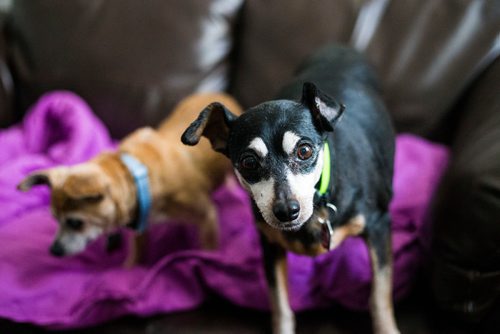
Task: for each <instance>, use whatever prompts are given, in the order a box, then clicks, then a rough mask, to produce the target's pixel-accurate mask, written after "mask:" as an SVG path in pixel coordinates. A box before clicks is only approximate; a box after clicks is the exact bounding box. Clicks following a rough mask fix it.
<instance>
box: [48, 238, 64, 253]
mask: <svg viewBox="0 0 500 334" xmlns="http://www.w3.org/2000/svg"><path fill="white" fill-rule="evenodd" d="M50 253H51V254H52V255H54V256H63V255H64V247H63V246H62V244H61V243H60V242H59V241H56V242H54V243H53V244H52V246H51V247H50Z"/></svg>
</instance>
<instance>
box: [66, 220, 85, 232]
mask: <svg viewBox="0 0 500 334" xmlns="http://www.w3.org/2000/svg"><path fill="white" fill-rule="evenodd" d="M66 225H67V226H68V227H69V228H71V229H73V230H79V229H81V228H82V226H83V221H81V220H80V219H74V218H68V219H66Z"/></svg>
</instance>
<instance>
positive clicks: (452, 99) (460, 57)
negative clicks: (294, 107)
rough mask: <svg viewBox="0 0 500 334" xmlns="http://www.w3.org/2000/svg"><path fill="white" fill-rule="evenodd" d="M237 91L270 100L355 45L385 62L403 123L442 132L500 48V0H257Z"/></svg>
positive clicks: (241, 52) (247, 15)
mask: <svg viewBox="0 0 500 334" xmlns="http://www.w3.org/2000/svg"><path fill="white" fill-rule="evenodd" d="M243 11H244V12H243V18H242V29H241V34H240V36H239V40H240V43H239V44H238V45H239V48H238V51H237V53H236V54H237V55H238V59H237V65H236V71H235V77H234V82H233V88H232V92H233V93H234V94H235V95H236V96H237V97H238V98H239V100H240V102H242V103H243V105H244V106H245V107H249V106H251V105H254V104H256V103H259V102H262V101H263V100H266V99H270V98H272V97H273V96H274V94H276V93H277V91H278V89H279V88H280V87H281V85H283V82H286V80H288V79H289V78H290V77H291V76H292V75H293V71H294V69H295V68H296V67H297V66H298V64H299V63H300V62H301V61H302V59H303V58H304V57H305V56H306V55H308V54H310V53H311V52H313V51H314V50H315V49H316V48H317V47H319V46H321V45H322V44H324V43H328V42H338V43H348V44H350V45H352V46H353V47H356V48H358V49H359V50H361V51H363V52H364V53H365V54H366V55H367V57H368V59H369V60H370V61H371V62H372V63H373V64H374V65H375V67H376V68H377V70H378V72H379V74H380V77H381V79H382V83H383V87H384V92H385V99H386V102H387V105H388V108H389V111H390V112H391V113H392V115H393V117H394V120H395V123H396V126H397V129H398V130H399V131H408V132H413V133H417V134H420V135H424V136H427V137H429V136H432V137H438V136H439V132H440V131H442V128H443V126H445V125H446V124H445V123H446V122H447V121H448V116H449V112H450V110H451V109H452V108H453V106H454V103H456V101H457V100H458V98H459V97H460V96H461V95H462V94H463V93H464V91H465V90H466V89H467V87H468V85H469V84H471V82H472V81H473V80H474V79H475V78H476V77H477V76H478V74H479V73H481V70H482V69H483V68H485V66H487V65H488V64H489V63H491V62H492V61H493V60H494V58H495V57H496V56H497V55H498V53H499V51H500V50H499V48H500V45H499V39H498V34H499V31H500V2H499V1H435V0H405V1H399V0H392V1H388V0H387V1H386V0H372V1H368V0H365V1H355V0H352V1H350V0H337V1H327V0H324V1H322V0H316V1H302V0H274V1H266V0H252V1H247V2H246V3H245V6H244V9H243Z"/></svg>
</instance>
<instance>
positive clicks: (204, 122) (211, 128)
mask: <svg viewBox="0 0 500 334" xmlns="http://www.w3.org/2000/svg"><path fill="white" fill-rule="evenodd" d="M237 118H238V116H236V115H234V114H233V113H231V112H230V111H229V110H227V108H226V107H225V106H224V105H223V104H222V103H219V102H214V103H211V104H209V105H208V106H207V107H206V108H205V109H203V111H202V112H201V113H200V115H199V116H198V118H197V119H196V120H195V121H194V122H193V123H191V125H190V126H189V127H188V128H187V129H186V131H184V133H183V134H182V137H181V141H182V143H184V144H185V145H190V146H193V145H196V144H198V142H199V141H200V138H201V136H205V137H206V138H208V140H210V143H211V144H212V147H213V149H214V150H215V151H217V152H220V153H223V154H225V155H227V140H228V137H229V129H230V128H231V125H232V123H233V122H234V121H235V120H236V119H237Z"/></svg>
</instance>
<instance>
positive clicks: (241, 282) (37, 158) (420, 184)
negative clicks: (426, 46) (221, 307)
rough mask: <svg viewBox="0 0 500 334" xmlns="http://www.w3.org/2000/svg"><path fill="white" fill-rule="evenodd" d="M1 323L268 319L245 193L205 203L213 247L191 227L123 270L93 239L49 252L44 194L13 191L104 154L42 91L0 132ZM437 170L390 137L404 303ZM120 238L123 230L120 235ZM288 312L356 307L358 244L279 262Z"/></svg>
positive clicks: (365, 269)
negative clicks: (215, 299) (247, 315)
mask: <svg viewBox="0 0 500 334" xmlns="http://www.w3.org/2000/svg"><path fill="white" fill-rule="evenodd" d="M0 147H2V151H1V152H0V168H2V171H3V172H2V173H1V175H0V206H1V207H0V245H1V246H0V317H5V318H10V319H12V320H15V321H22V322H31V323H35V324H38V325H43V326H46V327H49V328H57V329H63V328H77V327H83V326H89V325H94V324H98V323H102V322H104V321H107V320H110V319H113V318H116V317H119V316H122V315H126V314H136V315H139V316H147V315H152V314H156V313H161V312H173V311H179V310H186V309H192V308H195V307H197V306H199V305H200V304H201V303H202V302H203V301H204V300H205V298H206V296H207V295H208V294H211V293H216V294H218V295H220V296H222V297H223V298H226V299H228V300H229V301H231V302H233V303H235V304H237V305H240V306H244V307H251V308H258V309H267V308H268V302H267V291H266V284H265V279H264V273H263V270H262V265H261V254H260V245H259V240H258V235H257V232H256V230H255V227H254V225H253V221H252V214H251V208H250V203H249V198H248V196H247V194H246V193H245V192H244V191H243V190H242V189H241V188H239V187H238V186H234V185H231V186H229V185H226V186H223V187H221V188H220V189H218V190H217V191H216V192H215V193H214V194H213V199H214V201H215V202H216V204H217V208H218V214H219V219H220V225H221V228H220V231H221V236H220V247H219V249H218V250H216V251H204V250H201V249H200V248H199V243H198V233H197V230H196V228H195V227H194V226H189V225H181V224H177V223H176V222H175V221H170V222H168V223H167V224H160V225H154V226H151V227H150V233H149V235H150V236H149V243H148V245H147V250H146V260H145V261H144V263H143V264H141V265H140V266H137V267H134V268H131V269H124V268H123V267H122V266H121V264H122V263H123V261H124V259H125V256H126V254H127V249H126V246H124V247H123V248H122V249H119V250H118V251H116V252H114V253H111V254H108V253H106V248H105V245H104V238H101V239H99V240H97V241H96V242H94V243H92V244H91V245H89V247H88V248H87V249H86V251H85V252H83V253H81V254H79V255H77V256H73V257H67V258H55V257H52V256H51V255H50V254H49V251H48V249H49V245H50V243H51V242H52V240H53V238H54V234H55V230H56V222H55V220H54V219H53V218H52V216H51V215H50V210H49V206H48V205H49V192H48V189H47V188H46V187H35V188H34V189H33V190H31V191H30V192H28V193H20V192H18V191H17V190H16V185H17V184H18V183H19V182H20V181H21V180H22V179H23V178H24V177H25V176H26V175H27V174H28V173H29V172H31V171H33V170H36V169H42V168H48V167H52V166H55V165H58V164H65V165H72V164H75V163H79V162H82V161H85V160H87V159H89V158H91V157H92V156H94V155H95V154H97V153H99V152H101V151H103V150H109V149H113V148H114V147H115V144H114V142H113V140H112V139H111V138H110V137H109V134H108V131H107V130H106V128H105V126H104V125H103V124H102V123H101V122H100V121H99V120H98V119H97V118H96V116H95V115H94V114H93V113H92V111H91V110H90V108H89V107H88V105H87V104H86V103H85V102H84V101H83V100H82V99H80V98H79V97H78V96H76V95H74V94H73V93H70V92H63V91H61V92H53V93H49V94H47V95H45V96H43V97H42V98H41V99H40V100H39V102H38V103H37V104H36V105H34V106H33V108H32V109H31V110H30V112H29V113H28V114H27V116H26V117H25V119H24V121H23V123H22V124H19V125H17V126H14V127H11V128H9V129H6V130H3V131H1V132H0ZM447 161H448V150H447V149H446V148H444V147H442V146H439V145H436V144H431V143H429V142H427V141H425V140H423V139H420V138H417V137H414V136H410V135H400V136H398V138H397V143H396V163H395V176H394V198H393V201H392V203H391V207H390V210H391V215H392V218H393V236H392V241H393V253H394V295H395V298H396V299H399V298H401V297H402V296H404V295H405V294H406V293H407V292H408V291H409V289H410V288H411V286H412V282H413V280H414V275H415V273H416V271H417V269H418V267H419V265H420V264H421V262H422V260H423V258H424V256H425V252H426V251H427V250H428V239H429V228H428V224H429V222H428V220H427V219H426V218H427V216H426V214H427V208H428V206H429V202H430V200H431V197H432V194H433V191H434V190H435V188H436V185H437V184H438V181H439V178H440V176H441V174H442V172H443V170H444V169H445V167H446V164H447ZM121 233H122V234H123V236H124V237H129V234H130V233H131V232H130V231H128V230H122V231H121ZM288 258H289V262H290V265H289V272H290V274H289V279H290V289H291V291H290V296H291V303H292V307H293V309H294V310H297V311H300V310H305V309H311V308H317V307H324V306H328V305H331V304H332V303H340V304H342V305H344V306H347V307H350V308H353V309H366V308H367V301H368V295H369V291H370V282H371V269H370V265H369V257H368V251H367V248H366V246H365V245H364V243H363V241H362V240H361V239H360V238H350V239H347V240H346V241H345V242H344V243H343V244H342V245H341V246H340V247H338V248H337V249H336V250H334V251H332V252H329V253H328V254H325V255H322V256H319V257H316V258H309V257H304V256H298V255H294V254H289V255H288Z"/></svg>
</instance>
